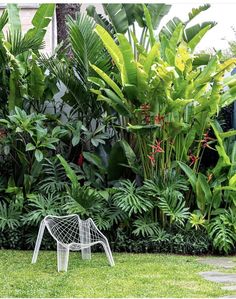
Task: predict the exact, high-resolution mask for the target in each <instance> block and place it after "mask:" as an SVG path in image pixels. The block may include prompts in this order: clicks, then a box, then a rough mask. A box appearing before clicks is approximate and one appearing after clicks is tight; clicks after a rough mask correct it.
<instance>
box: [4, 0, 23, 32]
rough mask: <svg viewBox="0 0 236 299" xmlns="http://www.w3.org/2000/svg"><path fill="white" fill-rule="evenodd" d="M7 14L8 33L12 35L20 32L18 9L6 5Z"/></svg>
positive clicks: (11, 5)
mask: <svg viewBox="0 0 236 299" xmlns="http://www.w3.org/2000/svg"><path fill="white" fill-rule="evenodd" d="M7 12H8V23H9V26H10V32H11V33H14V32H15V31H18V32H21V21H20V13H19V7H18V5H17V4H7Z"/></svg>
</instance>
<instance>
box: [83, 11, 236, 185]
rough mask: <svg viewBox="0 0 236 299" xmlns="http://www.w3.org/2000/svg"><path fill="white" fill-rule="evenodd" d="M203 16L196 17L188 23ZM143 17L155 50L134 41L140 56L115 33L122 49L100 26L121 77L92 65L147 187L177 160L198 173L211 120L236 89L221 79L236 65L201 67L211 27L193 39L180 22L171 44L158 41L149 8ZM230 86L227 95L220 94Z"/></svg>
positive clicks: (216, 60) (215, 59)
mask: <svg viewBox="0 0 236 299" xmlns="http://www.w3.org/2000/svg"><path fill="white" fill-rule="evenodd" d="M204 9H206V7H203V8H199V10H198V11H193V12H192V13H191V14H190V16H189V18H190V21H191V20H192V19H193V18H194V16H196V15H198V14H199V13H200V12H201V11H202V10H204ZM143 11H144V18H145V20H146V24H147V28H148V36H149V45H150V46H149V47H146V48H144V47H143V45H141V44H140V43H139V42H138V39H137V38H136V36H135V35H134V34H133V35H132V37H133V41H134V42H135V45H136V50H137V55H136V53H135V50H134V48H133V45H132V43H130V41H129V40H128V39H127V37H126V36H125V35H124V34H122V33H117V34H116V39H117V41H116V40H114V38H113V36H111V35H110V34H109V32H107V31H106V30H105V29H104V27H103V26H101V25H97V26H96V28H95V32H96V33H97V35H98V36H99V37H100V39H101V41H102V42H103V45H104V47H105V49H106V50H107V52H108V53H109V54H110V56H111V59H112V61H113V63H114V64H115V66H116V67H117V70H118V72H117V73H116V75H115V76H112V77H111V76H108V75H107V74H106V73H105V72H104V71H103V70H102V69H101V68H99V66H97V65H94V64H91V67H92V68H93V69H94V71H95V72H96V73H97V77H95V78H94V77H90V78H89V80H90V81H91V82H92V83H93V84H94V88H93V89H92V92H94V93H95V94H97V100H98V101H102V102H104V103H105V104H106V105H108V106H110V107H111V108H112V109H113V110H114V111H116V112H117V115H118V118H119V119H120V126H121V127H122V128H123V130H124V131H125V132H127V134H128V138H129V140H128V141H130V140H132V139H133V140H135V141H134V144H135V143H136V146H134V149H135V151H136V152H137V154H138V157H139V159H140V161H141V163H142V168H143V177H144V178H145V179H147V178H152V177H153V176H154V174H155V173H157V172H160V174H162V175H164V173H165V169H167V168H169V167H171V165H172V163H173V161H175V160H178V161H183V162H185V163H189V165H191V166H193V168H194V169H195V170H198V168H199V165H200V161H201V156H202V153H203V151H204V148H205V147H210V143H211V138H210V137H209V136H208V133H207V129H208V128H209V127H210V122H211V119H213V118H214V117H215V115H217V113H218V111H219V110H220V108H221V107H223V106H227V105H228V104H230V103H232V101H233V100H234V96H235V95H234V93H235V81H232V80H227V79H223V75H224V73H225V72H226V71H228V70H229V69H231V68H232V67H233V66H234V65H235V63H236V59H229V60H227V61H225V62H224V63H221V61H220V59H221V56H220V53H216V54H215V55H212V57H210V59H209V61H208V62H206V61H204V62H203V63H202V64H199V63H200V58H201V57H200V56H199V57H198V56H197V55H196V54H194V49H195V47H196V46H197V44H198V43H199V42H200V40H201V39H202V38H203V36H204V35H205V33H206V32H207V31H208V30H209V29H210V28H211V27H212V26H213V25H212V24H211V25H208V26H205V27H204V26H203V27H204V30H203V31H201V30H202V29H199V28H198V29H199V30H200V31H199V32H198V31H196V32H197V34H196V38H195V37H194V36H193V35H191V37H190V32H188V34H187V33H186V32H187V28H186V26H187V25H188V23H185V24H184V23H182V22H180V23H179V24H178V25H176V27H175V28H174V30H173V32H172V36H171V38H170V39H168V40H167V37H166V35H165V34H164V33H162V34H161V35H160V38H159V40H156V39H155V37H154V29H153V26H152V22H151V16H150V12H149V11H148V9H147V7H146V6H145V5H144V6H143ZM200 27H201V26H200ZM201 28H202V27H201ZM186 36H188V37H189V38H187V37H186ZM197 58H199V59H198V63H197V64H196V59H197ZM226 86H228V91H227V92H226V93H222V90H223V89H224V87H226ZM123 136H125V133H124V134H123ZM130 136H131V137H130Z"/></svg>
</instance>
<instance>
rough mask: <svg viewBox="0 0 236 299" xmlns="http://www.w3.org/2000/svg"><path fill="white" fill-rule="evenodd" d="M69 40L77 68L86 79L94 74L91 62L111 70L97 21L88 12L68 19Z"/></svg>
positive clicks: (103, 68) (105, 69) (106, 70)
mask: <svg viewBox="0 0 236 299" xmlns="http://www.w3.org/2000/svg"><path fill="white" fill-rule="evenodd" d="M67 26H68V30H69V40H70V44H71V48H72V51H73V54H74V58H75V61H76V65H75V68H76V69H77V70H78V72H79V75H80V76H81V77H82V78H83V80H84V81H86V78H87V77H88V76H92V75H93V74H94V71H93V69H92V68H91V67H90V63H91V64H95V65H96V66H97V67H99V68H100V69H102V70H103V71H105V72H108V70H109V58H108V55H107V53H106V51H105V49H104V46H103V44H102V42H101V39H100V38H99V36H98V35H97V34H96V33H95V31H94V28H95V26H96V22H95V21H94V20H93V19H92V18H91V17H89V16H88V15H86V14H78V16H77V19H76V20H73V19H72V18H71V17H69V18H68V20H67Z"/></svg>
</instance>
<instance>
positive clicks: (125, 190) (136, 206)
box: [113, 180, 153, 216]
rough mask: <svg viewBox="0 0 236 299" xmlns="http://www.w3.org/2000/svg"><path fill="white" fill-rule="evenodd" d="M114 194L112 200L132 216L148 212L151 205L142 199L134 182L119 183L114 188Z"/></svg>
mask: <svg viewBox="0 0 236 299" xmlns="http://www.w3.org/2000/svg"><path fill="white" fill-rule="evenodd" d="M115 190H116V193H115V194H114V195H113V200H114V202H115V203H116V204H117V206H118V207H120V208H121V209H122V210H123V211H125V212H128V214H129V216H131V215H132V214H137V213H142V212H147V211H150V210H151V208H152V207H153V204H152V202H151V201H150V200H148V199H146V198H144V197H143V193H142V191H141V188H138V187H136V185H135V182H131V181H129V180H126V181H122V182H120V186H119V187H115Z"/></svg>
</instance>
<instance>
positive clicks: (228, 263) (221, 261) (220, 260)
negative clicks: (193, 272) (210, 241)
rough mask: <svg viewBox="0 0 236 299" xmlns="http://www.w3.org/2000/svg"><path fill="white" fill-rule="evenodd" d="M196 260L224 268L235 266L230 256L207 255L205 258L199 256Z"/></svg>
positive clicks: (235, 263)
mask: <svg viewBox="0 0 236 299" xmlns="http://www.w3.org/2000/svg"><path fill="white" fill-rule="evenodd" d="M198 261H199V262H200V263H202V264H206V265H213V266H217V267H221V268H225V269H231V268H234V267H236V262H234V261H232V259H231V258H227V257H217V258H214V257H207V258H199V259H198Z"/></svg>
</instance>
